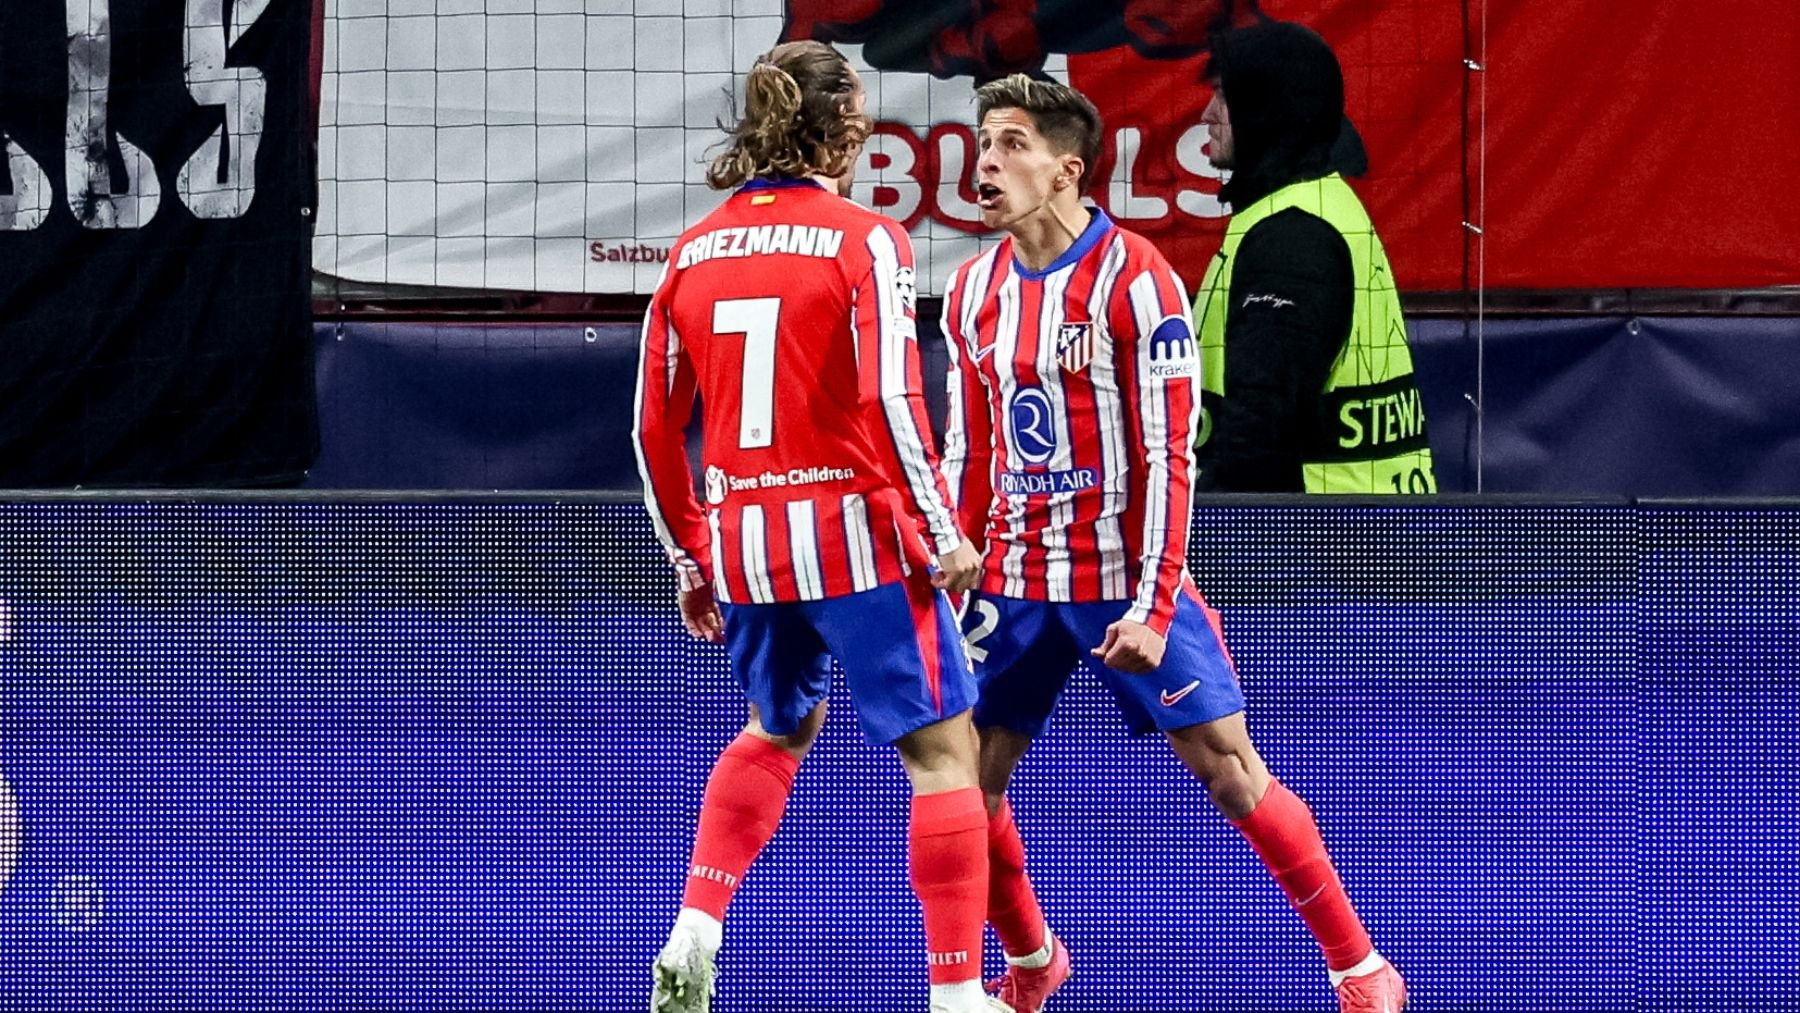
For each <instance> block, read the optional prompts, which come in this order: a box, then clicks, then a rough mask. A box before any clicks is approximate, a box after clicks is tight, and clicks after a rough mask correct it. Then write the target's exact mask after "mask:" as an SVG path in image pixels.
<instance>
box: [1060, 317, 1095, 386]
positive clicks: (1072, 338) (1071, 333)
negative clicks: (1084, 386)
mask: <svg viewBox="0 0 1800 1013" xmlns="http://www.w3.org/2000/svg"><path fill="white" fill-rule="evenodd" d="M1056 361H1057V362H1060V363H1062V368H1064V369H1066V370H1068V371H1069V372H1071V373H1079V372H1081V371H1082V370H1083V369H1086V368H1087V364H1088V363H1090V362H1092V361H1094V325H1093V324H1090V323H1085V322H1084V323H1079V324H1062V325H1060V326H1058V327H1057V328H1056Z"/></svg>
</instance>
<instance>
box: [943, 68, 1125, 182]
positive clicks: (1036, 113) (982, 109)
mask: <svg viewBox="0 0 1800 1013" xmlns="http://www.w3.org/2000/svg"><path fill="white" fill-rule="evenodd" d="M975 99H976V105H975V109H976V112H975V122H976V123H980V122H981V121H983V120H985V119H987V115H988V113H991V112H993V111H994V110H996V109H1020V110H1023V111H1025V112H1026V113H1029V114H1030V115H1031V120H1032V122H1033V123H1035V124H1037V130H1038V133H1040V134H1043V135H1044V139H1045V140H1047V141H1049V142H1050V147H1051V149H1052V150H1053V151H1056V152H1057V153H1058V154H1065V155H1066V154H1073V155H1075V156H1077V157H1079V158H1080V159H1081V179H1080V180H1079V181H1078V185H1077V187H1076V189H1077V191H1078V192H1080V193H1084V194H1085V193H1087V189H1088V184H1089V183H1090V182H1092V181H1093V178H1094V170H1095V168H1096V167H1098V166H1099V164H1100V140H1101V136H1102V132H1103V130H1104V129H1105V128H1104V125H1103V124H1102V123H1101V120H1100V110H1098V109H1096V108H1094V103H1092V102H1090V101H1088V97H1087V96H1086V95H1083V94H1082V93H1080V92H1078V91H1076V90H1075V89H1073V88H1071V87H1069V86H1068V85H1066V84H1063V83H1062V82H1060V81H1041V80H1039V79H1037V78H1035V77H1031V76H1029V75H1026V74H1013V75H1010V76H1008V77H1003V78H1000V79H999V80H997V81H989V82H988V83H987V84H984V85H982V86H981V87H979V88H977V89H975Z"/></svg>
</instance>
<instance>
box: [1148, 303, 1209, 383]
mask: <svg viewBox="0 0 1800 1013" xmlns="http://www.w3.org/2000/svg"><path fill="white" fill-rule="evenodd" d="M1196 366H1197V361H1196V360H1195V358H1194V328H1193V326H1192V325H1191V324H1189V323H1188V321H1187V318H1186V317H1183V316H1180V315H1170V316H1166V317H1164V318H1163V319H1162V323H1159V324H1157V325H1156V330H1155V331H1153V332H1151V334H1150V375H1151V376H1153V377H1155V378H1156V379H1158V380H1171V379H1175V378H1177V377H1183V376H1193V375H1194V370H1195V368H1196Z"/></svg>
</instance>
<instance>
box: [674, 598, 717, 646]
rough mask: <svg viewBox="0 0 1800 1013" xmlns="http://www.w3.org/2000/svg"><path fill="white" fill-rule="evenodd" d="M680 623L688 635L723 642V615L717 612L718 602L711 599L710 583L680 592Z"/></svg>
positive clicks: (698, 638) (697, 638) (715, 642)
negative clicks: (685, 628)
mask: <svg viewBox="0 0 1800 1013" xmlns="http://www.w3.org/2000/svg"><path fill="white" fill-rule="evenodd" d="M679 600H680V603H681V624H682V625H683V626H686V627H687V631H688V636H690V637H693V638H694V639H696V640H705V641H708V642H710V643H714V644H722V643H724V642H725V617H724V616H722V615H720V614H719V603H718V602H716V601H714V600H713V589H712V585H711V584H702V585H700V586H699V587H696V588H693V589H692V590H688V591H683V592H681V594H680V599H679Z"/></svg>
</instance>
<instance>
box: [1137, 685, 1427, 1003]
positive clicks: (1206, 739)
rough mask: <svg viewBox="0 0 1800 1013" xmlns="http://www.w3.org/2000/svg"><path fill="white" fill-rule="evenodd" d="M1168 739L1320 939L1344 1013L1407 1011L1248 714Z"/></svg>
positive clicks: (1393, 975)
mask: <svg viewBox="0 0 1800 1013" xmlns="http://www.w3.org/2000/svg"><path fill="white" fill-rule="evenodd" d="M1168 735H1169V742H1170V744H1171V745H1173V746H1174V748H1175V753H1176V755H1177V756H1179V757H1181V761H1182V762H1183V763H1185V764H1187V767H1188V769H1189V770H1191V771H1193V772H1194V775H1195V776H1196V777H1198V778H1200V780H1201V781H1203V782H1205V784H1206V791H1207V794H1208V795H1210V796H1211V797H1212V800H1213V804H1214V805H1216V806H1218V808H1219V810H1220V811H1221V812H1223V813H1224V814H1225V816H1226V818H1227V819H1229V820H1230V821H1231V824H1232V826H1235V827H1237V829H1238V831H1239V832H1240V833H1242V834H1243V835H1244V837H1245V838H1246V839H1247V840H1248V841H1249V842H1250V846H1251V847H1252V848H1254V849H1256V854H1257V856H1258V857H1260V858H1261V859H1262V861H1263V864H1264V865H1265V866H1267V867H1268V869H1269V872H1270V874H1271V875H1273V876H1274V877H1275V881H1276V882H1277V883H1279V884H1280V885H1281V889H1282V892H1284V893H1286V894H1287V898H1288V902H1289V903H1290V904H1292V905H1293V907H1294V910H1295V911H1297V912H1299V914H1300V918H1301V920H1303V921H1304V922H1305V923H1306V927H1307V928H1308V929H1309V930H1311V932H1312V934H1313V938H1314V939H1317V940H1318V942H1319V948H1320V949H1321V950H1322V951H1323V952H1324V955H1325V965H1326V967H1327V968H1328V969H1329V971H1330V975H1331V985H1332V988H1333V989H1334V990H1336V992H1337V995H1338V1002H1339V1006H1340V1007H1341V1009H1342V1010H1343V1011H1344V1013H1352V1011H1354V1013H1365V1011H1366V1013H1388V1011H1389V1010H1392V1011H1395V1013H1398V1011H1399V1010H1402V1009H1404V1008H1405V1006H1406V984H1405V982H1404V981H1403V980H1402V979H1401V978H1400V975H1399V973H1398V972H1397V971H1395V970H1394V968H1393V966H1392V965H1391V964H1389V963H1387V961H1386V960H1385V959H1384V958H1383V957H1382V956H1381V954H1379V953H1377V952H1376V951H1375V946H1374V944H1373V943H1372V942H1371V941H1370V940H1369V933H1368V931H1367V929H1365V928H1364V927H1363V923H1362V919H1361V918H1359V917H1358V916H1357V914H1356V908H1355V907H1354V906H1353V905H1352V904H1351V903H1350V896H1349V894H1348V893H1347V892H1346V891H1345V890H1344V884H1343V881H1342V880H1341V879H1340V878H1339V877H1338V873H1337V868H1336V866H1334V865H1333V864H1332V861H1331V855H1330V853H1329V852H1328V851H1327V850H1326V848H1325V839H1324V837H1323V836H1322V835H1321V834H1320V833H1319V825H1318V822H1317V821H1316V820H1315V819H1314V818H1313V814H1312V810H1311V809H1310V808H1308V807H1307V805H1306V803H1305V802H1304V801H1302V800H1301V799H1300V797H1299V796H1298V795H1296V794H1294V793H1293V792H1292V791H1290V790H1288V787H1287V786H1286V785H1284V784H1282V783H1281V782H1280V781H1279V780H1277V779H1276V778H1275V777H1274V776H1272V775H1271V774H1270V773H1269V769H1268V767H1267V766H1265V765H1264V763H1263V761H1262V757H1261V756H1260V755H1259V754H1258V753H1257V751H1256V746H1255V745H1254V744H1253V743H1252V742H1251V741H1250V733H1249V730H1248V728H1247V727H1246V725H1245V722H1244V715H1243V714H1241V713H1239V714H1233V715H1230V716H1229V717H1224V718H1220V719H1218V720H1215V721H1211V722H1208V723H1206V724H1200V725H1193V726H1190V727H1188V728H1181V729H1175V730H1172V731H1170V732H1169V733H1168ZM1384 1003H1385V1004H1386V1005H1385V1006H1384V1005H1383V1004H1384Z"/></svg>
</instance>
